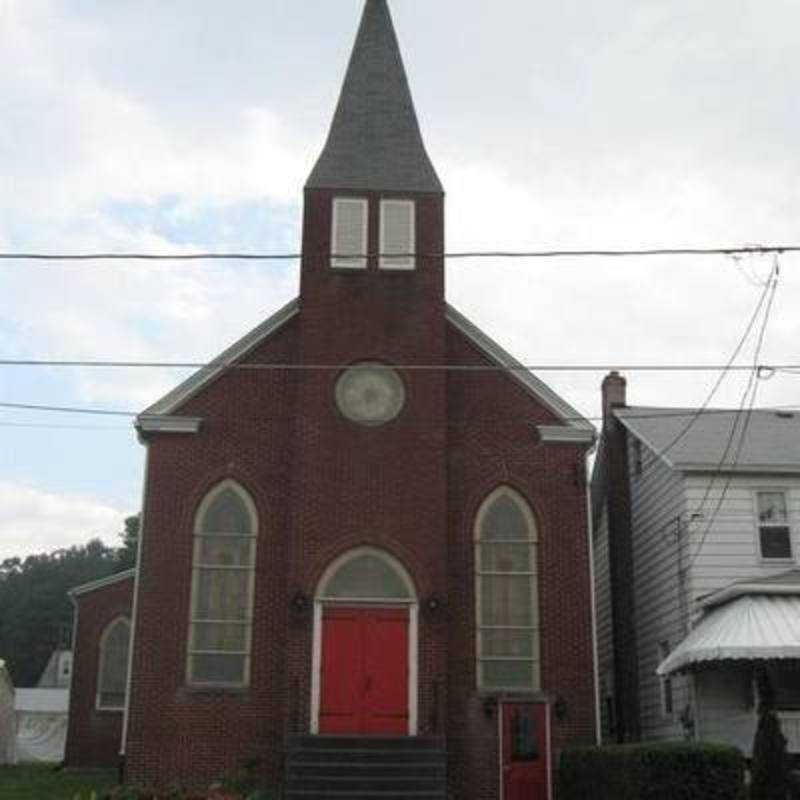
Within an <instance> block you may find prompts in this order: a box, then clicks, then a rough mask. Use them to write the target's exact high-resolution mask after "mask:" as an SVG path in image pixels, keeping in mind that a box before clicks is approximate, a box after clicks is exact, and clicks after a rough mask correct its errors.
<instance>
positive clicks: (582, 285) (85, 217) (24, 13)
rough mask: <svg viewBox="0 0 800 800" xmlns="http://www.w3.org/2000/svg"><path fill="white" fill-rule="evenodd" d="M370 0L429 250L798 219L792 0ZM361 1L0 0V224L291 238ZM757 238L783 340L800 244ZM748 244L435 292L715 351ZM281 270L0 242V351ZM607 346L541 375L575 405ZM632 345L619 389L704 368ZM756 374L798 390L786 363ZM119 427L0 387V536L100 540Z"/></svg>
mask: <svg viewBox="0 0 800 800" xmlns="http://www.w3.org/2000/svg"><path fill="white" fill-rule="evenodd" d="M390 6H391V9H392V13H393V15H394V20H395V26H396V28H397V32H398V36H399V39H400V43H401V47H402V50H403V54H404V58H405V62H406V69H407V71H408V74H409V79H410V83H411V88H412V92H413V94H414V98H415V102H416V106H417V111H418V114H419V118H420V123H421V126H422V129H423V135H424V137H425V140H426V144H427V148H428V151H429V153H430V155H431V157H432V160H433V162H434V164H435V166H436V168H437V171H438V173H439V175H440V177H441V179H442V182H443V183H444V186H445V189H446V192H447V236H446V242H447V249H448V250H450V251H459V250H480V249H489V250H498V249H505V250H509V249H526V250H528V249H536V250H538V249H582V248H589V249H609V248H641V247H672V246H681V247H716V246H742V245H754V244H763V245H767V244H792V243H794V244H797V243H798V242H800V231H798V221H799V220H800V166H799V165H798V158H797V142H798V141H799V140H800V107H798V101H797V86H798V84H800V48H798V47H797V46H796V45H797V30H798V29H800V4H798V3H797V2H796V0H706V1H705V2H703V3H697V2H696V1H695V0H606V2H604V3H602V4H599V3H594V4H592V3H586V2H585V0H581V1H580V2H579V1H578V0H562V2H560V3H557V4H535V3H530V2H529V0H524V1H523V0H503V2H501V3H487V2H485V0H458V1H456V0H436V2H421V0H391V1H390ZM361 7H362V2H361V0H304V2H298V0H229V2H227V3H219V2H217V0H191V1H190V0H170V2H169V3H164V2H160V0H159V1H158V2H157V1H156V0H114V2H107V0H0V108H1V109H2V112H1V113H0V252H19V251H38V252H71V253H78V252H87V251H106V252H109V251H110V252H113V251H117V252H120V251H145V252H154V251H159V252H171V253H187V252H193V251H200V250H212V251H213V250H242V251H260V252H296V251H297V250H298V249H299V226H300V217H301V211H302V208H301V199H302V187H303V184H304V182H305V179H306V177H307V176H308V173H309V172H310V170H311V167H312V166H313V163H314V161H315V159H316V157H317V155H318V154H319V152H320V150H321V147H322V144H323V142H324V139H325V135H326V132H327V128H328V125H329V123H330V120H331V118H332V114H333V110H334V107H335V103H336V99H337V96H338V92H339V89H340V87H341V82H342V78H343V76H344V71H345V68H346V65H347V59H348V56H349V53H350V49H351V47H352V43H353V40H354V37H355V31H356V28H357V25H358V20H359V16H360V12H361ZM780 264H781V277H780V281H779V284H778V288H777V290H776V294H775V301H774V305H773V306H772V310H771V314H770V317H769V320H768V325H767V328H766V333H765V338H764V345H763V349H762V352H761V358H760V362H761V363H765V364H777V363H784V364H788V363H798V362H800V357H799V356H798V347H797V341H798V333H799V332H800V331H798V315H797V311H796V310H797V308H798V304H799V303H800V257H798V256H792V255H788V254H787V255H784V256H782V257H781V258H780ZM772 268H773V260H772V259H771V258H768V257H757V256H746V257H743V258H741V259H738V260H734V259H732V258H729V257H722V256H719V257H711V258H699V257H691V258H686V257H681V258H678V257H663V258H658V259H630V260H619V259H616V260H615V259H607V258H597V259H585V260H581V259H554V260H548V261H530V260H520V261H506V260H494V261H491V260H490V261H477V260H476V261H453V262H451V263H450V264H449V265H448V270H447V296H448V300H449V301H450V302H451V303H452V304H453V305H455V306H456V307H457V308H458V309H459V310H461V311H462V312H463V313H465V314H467V316H469V317H470V318H471V319H472V320H473V321H474V322H476V323H477V324H479V325H480V326H481V327H482V328H483V329H484V330H485V331H486V332H487V333H489V335H491V336H492V337H493V338H495V339H496V340H497V341H499V342H500V343H501V344H502V345H503V346H504V347H505V348H506V349H508V350H510V351H511V352H512V353H513V354H514V355H515V356H516V357H517V358H518V359H519V360H520V361H522V362H523V363H526V364H537V365H557V364H598V365H617V366H625V365H635V364H689V363H699V364H720V363H725V362H726V361H727V360H728V358H729V357H730V355H731V353H732V352H733V350H734V348H735V346H736V344H737V342H738V341H739V339H740V337H741V335H742V333H743V331H744V329H745V326H746V324H747V322H748V320H749V318H750V317H751V315H752V313H753V310H754V309H755V307H756V304H757V303H758V301H759V298H760V296H761V294H762V292H763V282H764V280H765V279H766V277H767V276H768V275H769V273H770V270H771V269H772ZM297 289H298V271H297V265H296V264H292V263H255V264H252V263H248V264H242V263H211V264H207V263H204V264H196V263H190V264H186V263H183V264H182V263H174V262H166V263H157V264H142V263H140V262H99V263H92V264H85V263H82V264H76V263H67V262H59V263H47V264H42V263H35V262H27V261H4V262H0V359H3V358H4V359H24V358H33V359H37V358H38V359H122V360H155V361H186V360H189V361H204V360H207V359H210V358H212V357H213V356H215V355H216V354H218V353H219V352H220V351H221V350H222V349H224V348H225V347H226V346H228V345H229V344H230V343H231V342H233V341H235V340H236V339H237V338H238V337H240V336H241V335H243V334H244V333H246V332H247V331H248V330H249V329H250V328H252V327H254V326H255V325H257V324H258V323H259V322H261V321H262V320H263V319H264V318H266V317H267V316H269V315H270V314H271V313H272V312H274V311H275V310H276V309H277V308H278V307H280V306H281V305H282V304H283V303H284V302H286V301H287V300H289V299H291V298H292V297H293V296H294V295H295V294H296V292H297ZM755 339H756V337H755V335H752V336H751V337H750V339H749V340H748V342H747V343H746V345H745V347H744V348H743V350H742V353H741V355H740V358H739V361H740V363H742V364H749V363H752V360H753V353H754V347H755ZM185 374H186V373H181V372H180V371H164V370H128V371H119V370H97V369H94V370H90V369H65V368H32V367H8V366H4V367H0V402H6V403H32V404H48V405H60V406H81V407H90V408H98V409H111V410H122V411H139V410H142V409H143V408H145V407H146V406H147V405H149V404H150V403H152V402H153V401H154V400H156V399H158V398H159V397H160V396H161V395H162V394H163V393H165V392H166V391H167V390H168V389H169V388H171V387H172V386H174V385H175V384H176V383H177V382H179V381H180V380H181V379H182V378H183V377H185ZM603 374H604V373H603V371H597V372H592V373H576V372H556V373H550V372H546V373H541V374H540V377H543V378H544V379H545V380H546V381H547V382H548V383H549V384H550V385H551V386H552V387H553V388H554V389H555V390H556V391H558V392H559V393H560V394H561V395H562V396H563V397H564V398H565V399H566V400H567V401H568V402H569V403H570V404H571V405H573V406H574V407H576V408H577V409H578V410H579V411H580V412H581V413H583V414H585V415H587V416H590V417H595V416H597V415H598V414H599V399H600V398H599V385H600V381H601V380H602V377H603ZM626 374H627V377H628V381H629V384H628V398H629V402H630V403H632V404H635V405H660V406H663V405H675V406H697V405H700V404H701V403H703V401H704V400H705V399H706V397H707V394H708V392H709V390H710V389H711V387H712V385H713V384H714V382H715V381H716V379H717V377H718V375H717V374H714V373H699V374H698V373H680V372H677V373H676V372H668V373H659V374H652V373H644V372H631V371H629V372H627V373H626ZM763 377H764V378H766V377H767V376H766V375H764V376H763ZM746 381H747V375H746V374H744V373H736V374H732V375H730V376H728V377H726V378H725V381H724V382H723V384H722V386H721V388H720V390H719V392H718V393H717V395H716V396H715V398H714V402H713V405H716V406H721V407H737V406H738V405H739V402H740V398H741V396H742V393H743V391H744V389H745V384H746ZM757 404H758V405H759V406H774V405H797V406H800V375H791V374H784V373H777V374H775V375H774V376H772V377H771V378H770V379H769V380H766V379H765V380H762V381H760V382H759V392H758V396H757ZM143 455H144V450H143V447H142V446H141V445H140V444H138V443H137V440H136V436H135V434H134V432H133V430H132V427H131V423H130V420H129V419H126V418H123V417H98V416H79V415H74V414H66V413H58V414H55V413H50V414H45V413H42V412H26V411H21V410H14V409H0V559H2V558H5V557H8V556H13V555H19V556H24V555H27V554H30V553H36V552H44V551H50V550H53V549H55V548H59V547H66V546H70V545H72V544H79V543H83V542H85V541H87V540H88V539H89V538H91V537H95V536H99V537H101V538H102V539H103V540H104V541H106V542H107V543H108V544H114V543H115V542H116V537H117V534H118V532H119V531H120V530H121V528H122V521H123V519H124V517H125V516H127V515H129V514H131V513H135V512H136V511H138V509H139V506H140V501H141V491H142V469H143Z"/></svg>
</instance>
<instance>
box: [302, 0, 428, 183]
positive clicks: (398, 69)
mask: <svg viewBox="0 0 800 800" xmlns="http://www.w3.org/2000/svg"><path fill="white" fill-rule="evenodd" d="M306 187H307V188H311V189H357V190H365V191H399V192H436V193H441V192H442V185H441V183H440V182H439V178H438V177H437V175H436V171H435V170H434V168H433V164H431V161H430V158H429V157H428V154H427V152H426V151H425V145H424V143H423V141H422V134H421V133H420V129H419V123H418V121H417V115H416V112H415V110H414V102H413V100H412V99H411V91H410V89H409V87H408V79H407V77H406V71H405V68H404V66H403V59H402V57H401V55H400V47H399V45H398V42H397V36H396V34H395V31H394V26H393V25H392V18H391V14H390V13H389V7H388V4H387V2H386V0H367V2H366V5H365V6H364V14H363V17H362V19H361V26H360V27H359V30H358V35H357V37H356V42H355V46H354V47H353V52H352V55H351V56H350V64H349V66H348V68H347V74H346V76H345V80H344V85H343V87H342V92H341V95H340V97H339V104H338V105H337V107H336V113H335V115H334V118H333V123H332V124H331V128H330V132H329V133H328V139H327V142H326V144H325V148H324V149H323V151H322V155H321V156H320V157H319V160H318V161H317V164H316V166H315V167H314V169H313V171H312V172H311V175H310V177H309V179H308V182H307V183H306Z"/></svg>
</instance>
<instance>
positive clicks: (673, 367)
mask: <svg viewBox="0 0 800 800" xmlns="http://www.w3.org/2000/svg"><path fill="white" fill-rule="evenodd" d="M739 349H741V348H739ZM739 349H737V351H736V353H735V354H734V357H735V356H736V355H738V352H739ZM0 367H57V368H61V367H64V368H80V369H84V368H87V369H94V368H97V369H200V370H221V369H224V370H234V369H239V370H253V371H258V370H264V371H281V370H286V371H297V372H338V371H340V370H343V369H370V370H375V369H387V370H404V371H408V372H609V371H611V370H620V371H624V372H719V371H720V370H724V371H728V372H750V371H751V370H752V369H753V367H752V365H750V364H731V363H728V364H518V365H489V364H487V365H484V364H378V363H374V362H370V363H369V364H363V365H361V366H359V364H358V363H356V364H292V363H269V362H253V363H241V362H236V361H111V360H109V361H104V360H74V359H71V360H69V359H68V360H57V359H55V360H54V359H37V358H20V359H15V358H2V359H0ZM758 368H759V369H760V370H762V371H770V372H784V373H786V374H798V373H800V364H759V365H758Z"/></svg>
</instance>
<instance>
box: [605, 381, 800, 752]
mask: <svg viewBox="0 0 800 800" xmlns="http://www.w3.org/2000/svg"><path fill="white" fill-rule="evenodd" d="M625 393H626V387H625V379H624V378H622V377H621V376H620V375H618V374H617V373H612V374H611V375H609V376H608V377H607V378H606V379H605V381H604V383H603V408H604V418H605V421H604V426H603V434H602V437H601V443H600V448H599V451H598V456H597V460H596V463H595V469H594V475H593V479H592V510H593V521H594V533H593V542H594V566H595V575H596V599H597V608H598V640H599V672H600V680H601V707H602V727H603V734H604V738H605V739H606V740H614V739H616V740H621V741H630V740H636V739H639V738H642V739H664V738H671V737H679V736H684V735H686V736H694V737H696V738H699V739H703V740H712V741H721V742H730V743H732V744H735V745H737V746H738V747H740V748H741V749H742V750H743V751H745V752H746V753H748V752H749V751H750V748H751V745H752V740H753V735H754V733H755V725H756V710H757V705H758V697H757V694H756V692H755V689H754V681H753V674H754V670H755V668H756V667H758V666H763V667H765V668H766V669H767V670H768V672H769V674H770V675H771V677H772V682H773V685H774V688H775V691H776V700H777V706H778V709H779V716H780V718H781V722H782V726H783V729H784V733H785V735H786V737H787V739H788V743H789V749H790V750H791V751H792V752H794V753H800V564H799V563H798V559H799V558H800V414H794V413H791V412H781V411H775V412H773V411H754V412H752V413H749V414H748V413H747V412H741V413H740V412H737V411H724V410H714V409H708V410H705V411H698V410H695V409H674V408H673V409H670V408H643V407H629V406H627V405H626V396H625ZM742 434H743V435H744V438H742Z"/></svg>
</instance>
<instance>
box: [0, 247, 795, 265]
mask: <svg viewBox="0 0 800 800" xmlns="http://www.w3.org/2000/svg"><path fill="white" fill-rule="evenodd" d="M797 252H800V245H796V244H787V245H750V246H744V247H663V248H660V247H659V248H643V249H619V250H615V249H611V250H601V249H597V250H595V249H588V250H467V251H460V252H452V253H435V252H434V253H366V254H353V253H347V254H345V255H344V256H339V255H338V254H336V253H327V252H326V253H310V254H305V255H307V256H310V257H317V258H326V259H327V258H332V259H335V258H382V257H387V258H390V257H391V258H406V257H413V258H422V259H429V258H430V259H436V258H439V259H441V258H444V259H450V260H452V259H480V258H508V259H515V258H625V257H629V256H638V257H650V256H737V255H766V254H768V253H775V254H778V255H780V254H783V253H797ZM303 257H304V254H302V253H236V252H232V253H174V254H172V253H36V252H19V253H0V260H4V261H12V260H21V261H298V260H300V259H302V258H303Z"/></svg>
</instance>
